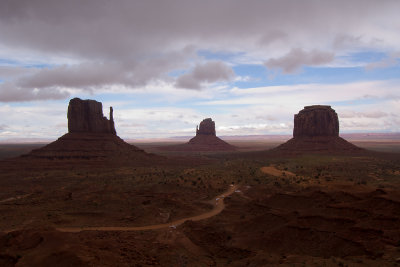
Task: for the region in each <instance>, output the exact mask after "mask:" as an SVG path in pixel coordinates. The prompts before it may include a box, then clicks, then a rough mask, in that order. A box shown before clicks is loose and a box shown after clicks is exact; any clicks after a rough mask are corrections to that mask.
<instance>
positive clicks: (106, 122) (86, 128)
mask: <svg viewBox="0 0 400 267" xmlns="http://www.w3.org/2000/svg"><path fill="white" fill-rule="evenodd" d="M67 117H68V132H69V133H109V134H113V135H116V131H115V125H114V118H113V109H112V107H110V119H107V118H106V117H104V116H103V105H102V103H101V102H97V101H95V100H82V99H79V98H73V99H71V100H70V101H69V105H68V115H67Z"/></svg>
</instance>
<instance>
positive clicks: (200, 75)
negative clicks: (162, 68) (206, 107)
mask: <svg viewBox="0 0 400 267" xmlns="http://www.w3.org/2000/svg"><path fill="white" fill-rule="evenodd" d="M234 76H235V73H234V72H233V70H232V68H231V67H229V66H227V65H226V64H224V63H223V62H220V61H212V62H207V63H205V64H201V65H196V66H195V67H194V69H193V71H191V72H189V73H186V74H184V75H182V76H180V77H179V78H178V79H177V81H176V86H177V87H178V88H186V89H195V90H198V89H201V88H202V84H209V83H214V82H225V81H229V80H231V79H232V78H233V77H234Z"/></svg>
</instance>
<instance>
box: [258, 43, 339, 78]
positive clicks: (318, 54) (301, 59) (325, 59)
mask: <svg viewBox="0 0 400 267" xmlns="http://www.w3.org/2000/svg"><path fill="white" fill-rule="evenodd" d="M333 59H334V54H333V53H330V52H323V51H317V50H313V51H310V52H305V51H303V50H302V49H299V48H296V49H293V50H291V51H290V52H289V53H288V54H286V55H284V56H283V57H280V58H271V59H270V60H268V61H267V62H265V66H266V67H268V68H270V69H282V71H283V73H294V72H296V71H298V70H299V69H300V68H301V67H302V66H304V65H308V66H318V65H323V64H326V63H329V62H332V61H333Z"/></svg>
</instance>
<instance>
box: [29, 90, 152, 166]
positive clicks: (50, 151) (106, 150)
mask: <svg viewBox="0 0 400 267" xmlns="http://www.w3.org/2000/svg"><path fill="white" fill-rule="evenodd" d="M67 118H68V133H67V134H65V135H63V136H61V137H60V138H58V139H57V140H56V141H55V142H52V143H50V144H48V145H46V146H44V147H42V148H39V149H35V150H32V152H31V153H29V154H27V155H24V156H23V157H28V158H40V159H51V160H66V159H70V160H71V159H75V160H82V159H87V160H93V159H96V160H103V159H107V160H121V159H133V160H143V159H146V158H149V157H150V156H154V155H150V154H147V153H145V152H144V151H143V150H141V149H139V148H137V147H136V146H134V145H130V144H128V143H126V142H125V141H123V140H122V139H121V138H119V137H118V136H117V134H116V131H115V125H114V118H113V109H112V107H110V118H109V119H107V118H106V117H104V116H103V105H102V103H101V102H97V101H95V100H81V99H79V98H74V99H71V100H70V101H69V105H68V114H67Z"/></svg>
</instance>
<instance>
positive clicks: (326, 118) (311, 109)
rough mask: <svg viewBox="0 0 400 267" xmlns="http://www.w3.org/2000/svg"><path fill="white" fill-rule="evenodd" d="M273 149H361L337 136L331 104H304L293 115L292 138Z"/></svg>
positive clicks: (335, 150) (335, 120)
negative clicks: (302, 107)
mask: <svg viewBox="0 0 400 267" xmlns="http://www.w3.org/2000/svg"><path fill="white" fill-rule="evenodd" d="M273 151H280V152H288V153H299V152H300V153H301V152H341V151H342V152H346V151H347V152H350V151H362V149H361V148H359V147H357V146H355V145H353V144H351V143H349V142H347V141H346V140H344V139H343V138H341V137H340V136H339V119H338V115H337V113H336V112H335V110H334V109H332V108H331V106H324V105H313V106H306V107H304V109H302V110H301V111H300V112H299V113H298V114H295V115H294V128H293V138H292V139H290V140H289V141H287V142H286V143H284V144H281V145H280V146H278V147H276V148H274V149H273Z"/></svg>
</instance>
